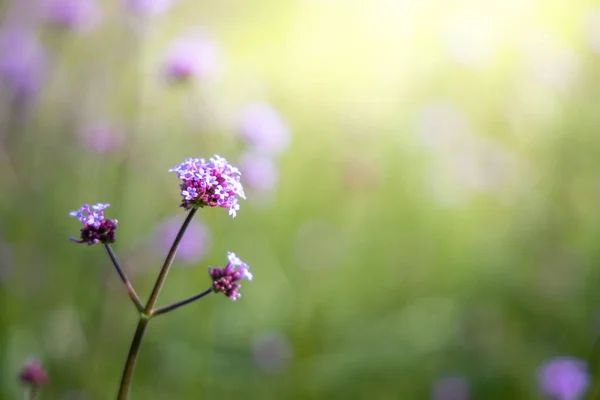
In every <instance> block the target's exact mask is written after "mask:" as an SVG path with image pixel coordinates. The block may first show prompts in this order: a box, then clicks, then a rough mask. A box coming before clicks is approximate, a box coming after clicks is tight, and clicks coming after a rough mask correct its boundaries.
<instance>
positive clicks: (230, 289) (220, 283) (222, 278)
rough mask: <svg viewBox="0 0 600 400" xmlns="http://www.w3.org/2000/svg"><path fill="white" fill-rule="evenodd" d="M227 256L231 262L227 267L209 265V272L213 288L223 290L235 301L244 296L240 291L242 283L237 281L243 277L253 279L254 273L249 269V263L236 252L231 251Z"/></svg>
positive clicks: (218, 290)
mask: <svg viewBox="0 0 600 400" xmlns="http://www.w3.org/2000/svg"><path fill="white" fill-rule="evenodd" d="M227 258H228V259H229V262H228V263H227V265H226V266H225V268H212V267H209V268H208V273H209V274H210V277H211V278H212V280H213V290H214V291H215V292H222V293H223V294H224V295H225V296H227V297H228V298H229V299H231V300H233V301H235V300H237V299H239V298H240V297H242V295H241V293H239V292H238V290H239V288H240V287H242V285H240V284H239V283H236V282H238V281H240V280H242V279H247V280H249V281H251V280H252V274H251V273H250V271H249V270H248V269H249V268H250V267H249V266H248V264H246V263H245V262H243V261H242V260H240V259H239V258H238V257H237V256H236V255H235V254H234V253H232V252H229V253H228V254H227Z"/></svg>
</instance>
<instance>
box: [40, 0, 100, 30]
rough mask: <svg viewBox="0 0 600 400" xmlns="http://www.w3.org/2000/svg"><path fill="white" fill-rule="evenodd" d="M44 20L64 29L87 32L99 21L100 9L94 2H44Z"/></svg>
mask: <svg viewBox="0 0 600 400" xmlns="http://www.w3.org/2000/svg"><path fill="white" fill-rule="evenodd" d="M44 6H45V10H44V11H45V18H46V20H47V21H48V22H50V23H52V24H54V25H56V26H59V27H61V28H65V29H72V30H75V31H87V30H90V29H92V28H94V27H95V26H96V25H97V23H98V22H99V20H100V8H99V7H98V4H97V3H96V1H95V0H45V4H44Z"/></svg>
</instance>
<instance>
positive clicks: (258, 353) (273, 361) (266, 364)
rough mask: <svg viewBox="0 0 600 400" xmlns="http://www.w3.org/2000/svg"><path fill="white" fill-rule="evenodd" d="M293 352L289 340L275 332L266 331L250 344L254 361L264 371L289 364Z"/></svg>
mask: <svg viewBox="0 0 600 400" xmlns="http://www.w3.org/2000/svg"><path fill="white" fill-rule="evenodd" d="M293 353H294V351H293V348H292V345H291V343H290V342H289V340H287V339H286V338H285V337H283V336H282V335H281V334H279V333H277V332H267V333H265V334H263V335H261V336H259V337H258V338H256V340H254V343H253V344H252V355H253V358H254V362H255V363H256V364H257V365H258V367H259V368H260V369H262V370H263V371H265V372H277V371H281V370H283V369H285V368H286V367H287V366H288V365H289V364H290V362H291V359H292V357H293Z"/></svg>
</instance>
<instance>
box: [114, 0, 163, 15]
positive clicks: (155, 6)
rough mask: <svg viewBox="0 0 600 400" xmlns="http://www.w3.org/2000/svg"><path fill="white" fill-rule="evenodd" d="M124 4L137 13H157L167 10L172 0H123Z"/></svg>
mask: <svg viewBox="0 0 600 400" xmlns="http://www.w3.org/2000/svg"><path fill="white" fill-rule="evenodd" d="M124 2H125V6H126V7H127V8H129V9H130V10H131V11H133V12H135V13H138V14H145V15H157V14H162V13H164V12H165V11H167V10H168V9H169V8H171V6H172V5H173V3H174V2H175V1H174V0H124Z"/></svg>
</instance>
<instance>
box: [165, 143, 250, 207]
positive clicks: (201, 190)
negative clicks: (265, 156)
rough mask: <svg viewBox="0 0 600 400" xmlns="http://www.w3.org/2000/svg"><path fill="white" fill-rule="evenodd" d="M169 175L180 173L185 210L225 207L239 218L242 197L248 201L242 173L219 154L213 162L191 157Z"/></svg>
mask: <svg viewBox="0 0 600 400" xmlns="http://www.w3.org/2000/svg"><path fill="white" fill-rule="evenodd" d="M169 172H176V173H177V177H178V178H179V179H180V180H181V184H180V187H181V196H182V197H183V200H182V202H181V207H183V208H185V209H186V210H190V209H192V208H196V207H205V206H209V207H223V208H226V209H227V210H229V215H231V216H232V217H235V215H236V212H237V211H238V210H239V209H240V206H239V204H238V199H237V198H238V196H239V197H241V198H242V199H245V198H246V196H245V195H244V188H243V187H242V184H241V183H240V175H241V173H240V171H239V170H238V169H237V168H235V167H233V166H232V165H231V164H229V163H228V162H227V160H226V159H224V158H223V157H219V156H218V155H215V156H214V157H212V158H211V159H210V160H209V161H206V160H205V159H203V158H188V159H186V160H185V161H184V162H183V163H181V164H179V165H178V166H176V167H175V168H172V169H170V170H169Z"/></svg>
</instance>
